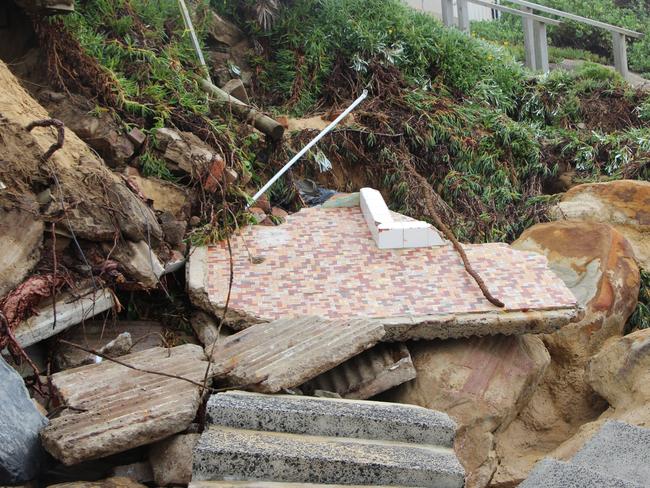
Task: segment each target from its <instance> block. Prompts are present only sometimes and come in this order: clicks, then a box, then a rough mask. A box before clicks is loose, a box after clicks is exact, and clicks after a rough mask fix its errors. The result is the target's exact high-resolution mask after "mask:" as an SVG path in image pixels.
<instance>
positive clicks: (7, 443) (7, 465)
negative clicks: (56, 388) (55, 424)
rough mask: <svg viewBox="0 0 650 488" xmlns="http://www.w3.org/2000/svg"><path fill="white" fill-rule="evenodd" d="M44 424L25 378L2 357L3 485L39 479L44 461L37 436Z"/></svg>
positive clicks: (0, 424)
mask: <svg viewBox="0 0 650 488" xmlns="http://www.w3.org/2000/svg"><path fill="white" fill-rule="evenodd" d="M45 425H47V419H46V418H45V417H43V415H41V413H40V412H39V411H38V410H37V409H36V407H35V405H34V403H32V400H31V399H30V398H29V393H27V389H26V388H25V384H24V383H23V379H22V378H21V377H20V376H19V375H18V373H16V371H14V369H13V368H11V366H9V365H8V364H7V363H6V362H5V361H4V359H2V358H1V357H0V484H18V483H23V482H25V481H29V480H31V479H33V478H34V477H36V475H37V474H38V472H39V470H40V468H41V464H42V462H43V460H44V457H43V454H44V453H43V451H42V448H41V443H40V441H39V438H38V433H39V431H40V430H41V429H42V428H43V427H45Z"/></svg>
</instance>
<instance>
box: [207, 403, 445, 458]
mask: <svg viewBox="0 0 650 488" xmlns="http://www.w3.org/2000/svg"><path fill="white" fill-rule="evenodd" d="M207 418H208V423H211V424H217V425H221V426H225V427H236V428H240V429H250V430H267V431H272V432H286V433H290V434H306V435H312V436H333V437H355V438H363V439H375V440H385V441H398V442H412V443H415V444H432V445H438V446H444V447H451V446H452V444H453V441H454V433H455V431H456V423H455V422H454V421H453V420H452V419H451V418H450V417H449V416H448V415H447V414H445V413H441V412H436V411H435V410H429V409H427V408H422V407H417V406H414V405H402V404H398V403H385V402H368V401H352V400H341V399H331V398H314V397H305V396H292V395H260V394H255V393H245V392H229V393H220V394H218V395H213V396H212V397H211V398H210V400H209V401H208V407H207Z"/></svg>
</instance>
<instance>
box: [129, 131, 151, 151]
mask: <svg viewBox="0 0 650 488" xmlns="http://www.w3.org/2000/svg"><path fill="white" fill-rule="evenodd" d="M126 137H128V138H129V140H130V141H131V142H132V143H133V145H134V146H135V148H136V149H140V148H141V147H142V145H143V144H144V143H145V141H146V140H147V136H146V134H145V133H144V132H142V131H141V130H140V129H138V128H137V127H134V128H133V129H131V130H130V131H129V133H128V134H127V135H126Z"/></svg>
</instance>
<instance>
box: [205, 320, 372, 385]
mask: <svg viewBox="0 0 650 488" xmlns="http://www.w3.org/2000/svg"><path fill="white" fill-rule="evenodd" d="M383 337H384V329H383V327H382V326H381V324H376V323H373V322H370V321H367V320H324V319H321V318H319V317H302V318H289V319H280V320H276V321H274V322H270V323H268V324H259V325H255V326H252V327H249V328H248V329H246V330H243V331H241V332H238V333H237V334H234V335H232V336H230V337H227V338H225V339H223V340H219V341H218V342H216V343H215V344H214V346H207V347H206V353H207V354H208V355H209V356H211V358H212V361H213V373H214V376H215V379H221V380H223V381H224V382H225V383H226V384H228V385H232V386H241V387H242V388H243V387H246V388H247V389H251V390H254V391H259V392H264V393H274V392H277V391H280V390H282V389H284V388H292V387H294V386H299V385H301V384H303V383H304V382H306V381H308V380H310V379H312V378H314V377H316V376H318V375H319V374H321V373H324V372H325V371H328V370H329V369H331V368H333V367H335V366H338V365H339V364H341V363H342V362H344V361H346V360H348V359H350V358H351V357H353V356H355V355H357V354H359V353H361V352H363V351H365V350H366V349H368V348H369V347H372V346H374V345H375V344H376V343H377V342H379V341H380V340H381V339H382V338H383Z"/></svg>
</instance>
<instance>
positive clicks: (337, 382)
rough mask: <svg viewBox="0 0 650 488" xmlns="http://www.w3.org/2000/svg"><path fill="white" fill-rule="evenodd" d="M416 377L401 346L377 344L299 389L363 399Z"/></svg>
mask: <svg viewBox="0 0 650 488" xmlns="http://www.w3.org/2000/svg"><path fill="white" fill-rule="evenodd" d="M415 376H416V372H415V367H414V366H413V361H412V360H411V355H410V354H409V350H408V349H407V347H406V346H405V345H404V344H378V345H377V346H375V347H373V348H372V349H368V350H367V351H365V352H362V353H361V354H359V355H358V356H355V357H353V358H352V359H348V360H347V361H346V362H344V363H343V364H340V365H339V366H337V367H336V368H334V369H332V370H330V371H327V372H326V373H323V374H321V375H319V376H317V377H316V378H314V379H313V380H311V381H308V382H307V383H305V384H304V385H303V386H302V387H301V389H302V391H303V392H304V393H305V394H308V395H311V394H313V393H314V392H315V391H316V390H325V391H331V392H335V393H338V394H339V395H341V397H342V398H350V399H355V400H365V399H368V398H371V397H373V396H375V395H378V394H379V393H381V392H384V391H386V390H390V389H391V388H394V387H396V386H398V385H401V384H402V383H406V382H407V381H410V380H412V379H413V378H415Z"/></svg>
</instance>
